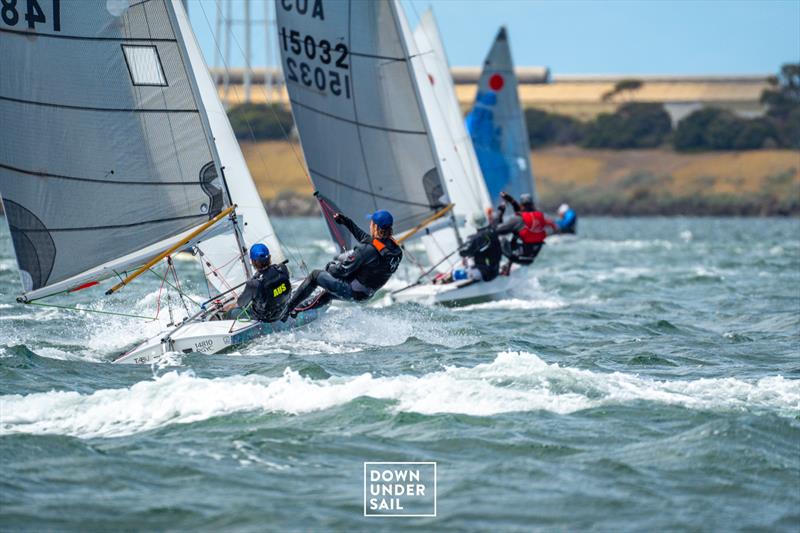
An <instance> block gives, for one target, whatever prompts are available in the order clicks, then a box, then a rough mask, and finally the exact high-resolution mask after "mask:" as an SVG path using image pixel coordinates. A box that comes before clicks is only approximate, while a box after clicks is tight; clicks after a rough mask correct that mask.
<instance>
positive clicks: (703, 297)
mask: <svg viewBox="0 0 800 533" xmlns="http://www.w3.org/2000/svg"><path fill="white" fill-rule="evenodd" d="M277 225H278V229H279V232H280V233H281V234H282V235H284V236H285V237H287V238H290V237H292V236H294V237H295V238H296V239H298V242H297V243H296V246H295V247H294V250H295V251H296V252H297V253H299V254H302V256H303V257H304V258H305V259H306V261H307V262H308V263H309V264H310V265H319V264H324V262H325V261H326V260H327V258H328V255H329V254H330V252H331V251H332V248H331V247H330V246H329V245H328V244H327V241H326V240H325V231H324V229H323V227H322V225H321V223H320V222H319V221H317V220H312V219H294V220H291V219H290V220H279V221H277ZM580 229H581V232H582V233H581V236H580V238H579V239H561V240H554V241H553V242H551V243H550V244H549V245H548V246H547V247H546V249H545V250H544V251H543V252H542V255H541V256H540V260H539V261H538V262H537V264H536V266H535V267H534V268H533V269H532V270H530V272H529V278H528V280H527V282H526V283H525V284H524V286H521V287H519V289H518V291H517V292H516V294H515V295H514V297H513V298H509V299H507V300H504V301H500V302H492V303H487V304H482V305H475V306H472V307H467V308H462V309H445V308H426V307H420V306H415V305H407V306H392V307H380V306H372V307H367V308H363V307H354V306H349V305H342V306H336V307H334V308H333V311H332V312H329V313H328V314H327V315H326V316H325V317H324V318H323V319H322V320H321V321H319V322H317V323H314V324H312V325H310V326H309V327H308V328H307V329H305V330H301V331H297V332H293V333H286V334H279V335H276V336H275V337H273V338H265V339H260V340H257V341H254V342H253V343H251V344H249V345H246V346H244V347H242V348H241V349H240V350H239V351H238V352H236V353H234V354H230V355H227V356H211V357H209V356H203V355H201V354H193V355H186V356H178V355H173V356H170V357H168V358H167V359H166V360H165V361H164V362H163V364H161V365H159V366H158V367H152V368H151V367H128V366H115V365H111V364H108V361H109V359H111V358H112V357H113V356H114V355H116V354H118V353H119V352H121V351H123V350H124V349H126V348H128V347H129V346H130V345H131V344H132V343H134V342H136V341H137V340H139V339H142V338H144V337H145V336H146V335H148V334H154V333H156V332H157V331H158V329H159V324H158V323H147V322H144V321H142V320H138V319H132V318H124V317H116V316H108V315H100V316H98V315H91V314H88V313H77V314H76V313H74V312H71V311H64V310H59V309H50V308H37V307H31V306H21V305H18V304H15V303H14V302H13V295H14V294H16V291H17V290H18V286H17V279H18V278H17V273H16V270H15V267H14V260H13V256H12V253H11V249H10V238H9V236H8V233H7V231H6V229H5V226H4V225H3V230H2V233H0V295H2V296H0V393H1V394H2V396H0V461H2V470H0V529H3V530H19V529H36V530H40V529H131V528H140V529H152V528H155V529H165V528H172V529H203V530H220V529H226V530H228V529H238V530H263V529H285V528H292V529H307V530H320V529H395V528H401V527H406V526H419V527H421V528H423V529H437V530H438V529H460V530H473V529H481V530H485V529H489V528H497V529H503V530H506V529H511V530H525V531H527V530H530V529H547V530H550V529H559V530H575V529H585V528H594V529H598V530H662V529H683V528H689V529H694V530H727V529H751V528H770V529H775V530H785V531H797V530H798V528H800V222H799V221H797V220H764V219H726V220H725V219H609V218H586V219H583V220H582V221H581V228H580ZM192 267H193V265H192V264H191V263H185V264H184V263H181V265H180V267H179V268H181V270H183V271H187V270H190V271H191V270H192ZM406 275H407V276H409V277H410V276H411V272H407V273H406ZM183 281H184V283H185V284H187V285H189V288H190V290H192V291H194V292H195V293H197V294H198V295H199V294H200V290H199V287H200V278H199V275H198V273H197V271H196V270H195V271H192V272H189V273H188V274H185V276H184V280H183ZM394 283H395V285H394V286H395V287H399V286H401V281H399V280H398V281H396V282H394ZM158 286H159V280H158V279H156V278H155V276H153V277H151V278H150V279H144V280H143V281H142V282H141V283H140V282H137V284H136V285H135V286H132V287H130V288H129V289H126V291H127V293H126V291H122V293H120V294H119V295H117V296H114V297H112V298H111V299H109V300H103V301H101V302H100V303H99V304H93V305H95V306H96V308H100V309H105V310H116V311H122V312H127V313H131V312H133V313H135V314H143V315H144V314H152V313H153V311H154V308H155V303H156V300H157V295H158ZM85 292H89V291H85ZM99 292H100V291H97V292H95V293H90V294H85V295H84V294H80V293H79V294H77V295H75V296H72V297H70V298H69V299H67V300H61V303H67V304H69V305H75V304H81V305H89V304H91V302H92V300H93V298H94V297H95V296H97V295H99ZM174 303H175V300H174V299H173V304H174ZM164 305H165V303H164ZM161 318H162V319H163V320H166V311H165V310H164V309H163V306H162V311H161ZM364 461H436V462H438V517H436V518H365V517H363V516H362V511H363V509H362V504H363V500H362V498H363V493H362V490H363V478H362V476H363V466H362V465H363V462H364Z"/></svg>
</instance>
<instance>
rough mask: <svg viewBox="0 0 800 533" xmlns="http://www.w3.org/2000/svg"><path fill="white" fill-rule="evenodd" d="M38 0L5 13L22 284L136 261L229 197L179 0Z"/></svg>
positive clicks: (48, 284)
mask: <svg viewBox="0 0 800 533" xmlns="http://www.w3.org/2000/svg"><path fill="white" fill-rule="evenodd" d="M37 5H38V6H39V8H40V9H41V11H42V13H41V14H40V15H41V16H36V17H33V18H34V19H35V20H30V21H28V22H27V23H26V22H25V20H23V17H22V16H17V17H14V16H11V15H9V17H6V18H7V20H6V19H4V24H1V25H0V57H3V61H2V64H0V124H2V127H0V196H2V199H3V205H4V208H5V213H6V218H7V222H8V225H9V227H10V230H11V236H12V241H13V244H14V251H15V255H16V258H17V263H18V266H19V268H20V273H21V277H22V285H23V291H25V293H31V292H32V291H35V294H36V295H37V296H38V297H41V296H45V295H47V294H51V293H53V292H56V290H55V289H54V288H53V287H54V286H59V287H60V286H61V285H62V284H63V282H65V281H66V280H69V279H74V278H79V277H82V276H83V275H84V274H85V273H87V272H89V271H97V269H98V268H99V269H100V270H105V269H104V268H103V266H104V265H106V266H107V265H113V266H114V269H115V270H117V272H120V271H121V270H125V269H127V268H130V267H132V266H134V265H135V263H129V262H127V261H120V259H121V258H124V257H133V256H137V254H138V252H137V251H141V250H144V249H150V248H153V249H162V248H165V247H166V246H164V244H165V243H166V242H172V241H173V240H174V237H175V236H176V235H180V234H184V233H186V232H188V231H190V230H192V229H193V228H196V227H198V226H200V225H201V224H203V223H204V222H206V221H208V220H209V219H211V218H213V217H214V216H215V215H216V214H218V213H219V212H220V211H221V210H222V209H223V208H224V207H225V206H226V205H228V204H229V199H228V198H227V197H226V195H225V193H224V191H223V190H221V187H219V186H218V183H219V180H217V179H216V176H217V175H218V174H219V165H218V163H217V162H216V159H215V150H214V147H213V143H212V141H211V140H210V139H209V136H208V133H207V131H206V126H205V124H204V116H203V111H202V105H201V103H200V102H198V99H197V98H196V95H195V93H194V90H193V84H192V73H191V70H190V69H187V66H186V64H185V61H184V56H183V53H182V50H181V46H180V42H179V33H178V32H177V31H176V29H175V27H174V24H173V23H172V16H173V15H172V7H171V4H169V3H168V2H166V1H165V0H150V1H148V2H139V3H134V4H128V3H120V2H106V1H103V0H93V1H84V2H59V1H54V0H40V1H39V2H38V4H37ZM21 6H22V3H19V4H16V5H12V4H9V5H8V6H6V7H4V9H6V11H5V12H6V14H9V13H10V12H12V11H13V12H17V13H18V11H19V9H22V7H21ZM15 10H16V11H15ZM9 20H13V21H15V22H14V23H13V24H12V23H10V22H9ZM23 297H24V298H27V297H28V295H23Z"/></svg>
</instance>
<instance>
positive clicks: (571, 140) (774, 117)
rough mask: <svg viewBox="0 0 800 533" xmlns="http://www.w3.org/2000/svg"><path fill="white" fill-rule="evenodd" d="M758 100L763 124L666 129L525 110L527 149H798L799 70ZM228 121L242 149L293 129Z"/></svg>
mask: <svg viewBox="0 0 800 533" xmlns="http://www.w3.org/2000/svg"><path fill="white" fill-rule="evenodd" d="M769 83H770V88H768V89H766V90H765V91H764V92H763V94H762V95H761V103H762V104H764V105H765V107H766V108H767V112H766V114H765V115H764V116H761V117H755V118H744V117H740V116H737V115H736V114H734V113H732V112H731V111H728V110H725V109H720V108H715V107H705V108H702V109H699V110H697V111H694V112H692V113H690V114H689V115H688V116H686V117H684V118H683V119H681V120H680V121H679V122H678V124H677V125H676V126H675V127H674V128H673V126H672V121H671V119H670V116H669V114H668V113H667V111H666V110H665V109H664V106H663V104H660V103H644V102H627V103H623V104H622V105H620V106H619V107H618V108H617V110H616V111H614V112H613V113H601V114H599V115H598V116H597V117H596V118H594V119H593V120H590V121H588V122H581V121H579V120H577V119H575V118H573V117H570V116H567V115H561V114H558V113H550V112H547V111H543V110H541V109H535V108H529V109H526V110H525V121H526V124H527V127H528V136H529V140H530V144H531V146H532V147H533V148H540V147H544V146H558V145H579V146H583V147H584V148H597V149H600V148H603V149H614V150H624V149H637V148H656V147H662V146H671V147H672V148H673V149H675V150H676V151H680V152H698V151H708V150H752V149H758V148H800V64H787V65H784V66H783V67H782V68H781V71H780V73H779V74H778V75H777V76H774V77H772V78H770V80H769ZM641 86H642V82H640V81H638V80H621V81H620V82H619V83H617V84H616V86H615V87H614V89H613V90H611V91H609V92H608V93H606V94H605V95H604V96H603V100H604V101H609V100H611V99H612V98H614V97H615V96H623V97H624V95H626V94H628V95H629V94H631V93H632V92H633V91H636V90H638V89H639V88H640V87H641ZM228 116H229V118H230V121H231V125H232V126H233V130H234V132H235V134H236V137H237V138H238V139H240V140H245V141H259V140H285V139H287V137H288V136H289V135H290V133H291V131H292V128H293V121H292V114H291V112H290V111H289V110H288V109H286V108H285V107H283V106H281V105H276V104H270V105H267V104H242V105H238V106H235V107H233V108H231V109H230V110H229V111H228Z"/></svg>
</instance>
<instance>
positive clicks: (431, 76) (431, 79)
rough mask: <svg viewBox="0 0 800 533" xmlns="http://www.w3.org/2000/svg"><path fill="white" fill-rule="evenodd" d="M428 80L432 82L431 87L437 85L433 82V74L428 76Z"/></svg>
mask: <svg viewBox="0 0 800 533" xmlns="http://www.w3.org/2000/svg"><path fill="white" fill-rule="evenodd" d="M428 80H429V81H430V82H431V85H436V83H435V82H434V81H433V75H432V74H428Z"/></svg>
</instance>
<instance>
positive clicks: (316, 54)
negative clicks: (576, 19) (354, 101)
mask: <svg viewBox="0 0 800 533" xmlns="http://www.w3.org/2000/svg"><path fill="white" fill-rule="evenodd" d="M280 36H281V45H282V46H283V51H284V52H285V54H284V56H285V57H286V79H287V80H289V81H293V82H298V83H302V84H303V85H305V86H306V87H312V86H313V87H315V88H316V89H318V90H320V91H330V92H331V93H333V94H335V95H336V96H342V95H344V97H345V98H350V75H349V73H348V71H349V69H350V65H349V64H348V61H347V60H348V56H349V50H348V49H347V45H345V44H344V43H337V44H336V45H332V44H331V42H330V41H328V40H327V39H320V40H319V41H318V40H317V39H315V38H314V36H313V35H306V36H304V37H303V36H301V35H300V32H298V31H297V30H289V31H287V30H286V28H281V31H280ZM289 54H291V55H294V56H297V57H288V56H289ZM306 60H310V61H314V60H319V61H320V62H321V63H322V64H324V65H330V66H331V68H328V69H326V68H323V67H314V66H312V65H309V64H308V63H307V62H306Z"/></svg>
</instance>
